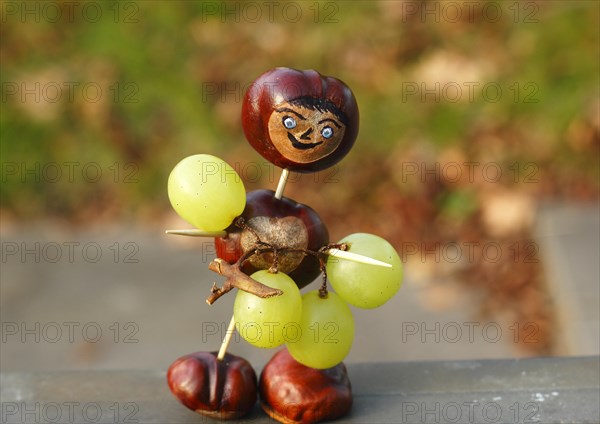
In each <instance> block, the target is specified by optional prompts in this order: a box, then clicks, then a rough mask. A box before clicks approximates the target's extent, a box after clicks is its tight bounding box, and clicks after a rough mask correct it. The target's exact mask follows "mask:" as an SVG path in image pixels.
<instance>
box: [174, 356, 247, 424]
mask: <svg viewBox="0 0 600 424" xmlns="http://www.w3.org/2000/svg"><path fill="white" fill-rule="evenodd" d="M167 382H168V384H169V388H170V389H171V392H173V394H174V395H175V396H176V397H177V398H178V399H179V401H180V402H181V403H183V404H184V405H185V406H187V407H188V408H190V409H191V410H193V411H196V412H198V413H199V414H202V415H206V416H208V417H212V418H218V419H222V420H228V419H235V418H239V417H242V416H244V415H246V414H247V413H248V412H250V410H252V408H253V407H254V405H255V404H256V398H257V382H256V373H255V372H254V369H253V368H252V366H251V365H250V363H249V362H248V361H246V360H245V359H244V358H240V357H239V356H235V355H231V354H229V353H227V354H226V355H225V357H224V358H223V359H222V360H220V361H219V360H218V359H217V352H195V353H191V354H189V355H185V356H182V357H181V358H179V359H177V360H176V361H175V362H173V364H171V366H170V367H169V370H168V371H167Z"/></svg>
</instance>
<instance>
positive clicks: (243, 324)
mask: <svg viewBox="0 0 600 424" xmlns="http://www.w3.org/2000/svg"><path fill="white" fill-rule="evenodd" d="M251 277H252V278H253V279H255V280H256V281H258V282H260V283H263V284H264V285H266V286H269V287H272V288H274V289H279V290H281V291H283V294H282V295H279V296H274V297H269V298H266V299H263V298H260V297H258V296H255V295H253V294H251V293H247V292H245V291H242V290H239V291H238V293H237V295H236V297H235V302H234V304H233V316H234V318H235V323H236V326H237V330H238V332H239V333H240V334H241V336H242V337H243V338H244V339H245V340H246V341H247V342H248V343H250V344H252V345H254V346H256V347H264V348H271V347H277V346H280V345H282V344H283V343H284V342H285V339H286V334H287V332H288V331H289V327H290V326H292V327H297V326H298V322H299V321H300V317H301V315H302V296H301V294H300V290H299V289H298V286H297V285H296V283H295V282H294V280H292V279H291V278H290V277H289V276H287V275H286V274H284V273H283V272H278V273H276V274H271V273H270V272H269V271H267V270H260V271H257V272H255V273H254V274H252V275H251Z"/></svg>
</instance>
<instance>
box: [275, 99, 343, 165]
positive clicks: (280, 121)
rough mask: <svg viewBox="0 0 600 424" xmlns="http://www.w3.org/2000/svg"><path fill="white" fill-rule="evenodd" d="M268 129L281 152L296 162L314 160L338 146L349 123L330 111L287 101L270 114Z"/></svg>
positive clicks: (331, 151)
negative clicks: (346, 123) (343, 121)
mask: <svg viewBox="0 0 600 424" xmlns="http://www.w3.org/2000/svg"><path fill="white" fill-rule="evenodd" d="M268 130H269V136H270V138H271V142H272V143H273V145H274V146H275V148H276V149H277V150H278V151H279V153H281V155H282V156H284V157H285V158H287V159H289V160H292V161H294V162H297V163H313V162H316V161H317V160H319V159H321V158H324V157H326V156H328V155H330V154H331V153H333V152H334V151H335V150H336V149H337V148H338V146H339V145H340V143H341V142H342V140H343V139H344V133H345V131H346V126H345V125H344V124H343V123H342V122H341V120H340V119H339V118H338V117H337V116H336V115H335V114H333V113H331V112H329V111H326V110H322V111H321V110H318V109H312V108H308V107H304V106H300V105H295V104H291V103H288V102H285V103H282V104H281V105H279V106H278V107H277V108H275V110H274V111H273V113H272V114H271V116H270V117H269V123H268Z"/></svg>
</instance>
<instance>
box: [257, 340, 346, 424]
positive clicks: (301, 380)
mask: <svg viewBox="0 0 600 424" xmlns="http://www.w3.org/2000/svg"><path fill="white" fill-rule="evenodd" d="M258 390H259V394H260V403H261V406H262V408H263V409H264V410H265V412H266V413H267V414H269V416H271V417H272V418H274V419H276V420H278V421H281V422H283V423H302V424H312V423H317V422H321V421H326V420H334V419H336V418H339V417H342V416H344V415H346V414H347V413H348V412H349V411H350V409H351V408H352V386H351V384H350V380H349V379H348V374H347V371H346V366H345V365H344V364H343V363H340V364H338V365H336V366H335V367H332V368H328V369H324V370H317V369H314V368H309V367H306V366H304V365H302V364H300V363H299V362H297V361H296V360H295V359H294V358H292V356H291V355H290V354H289V352H288V351H287V349H284V350H281V351H279V352H277V353H276V354H275V355H274V356H273V358H271V360H270V361H269V362H268V363H267V365H265V368H264V369H263V371H262V373H261V375H260V380H259V383H258Z"/></svg>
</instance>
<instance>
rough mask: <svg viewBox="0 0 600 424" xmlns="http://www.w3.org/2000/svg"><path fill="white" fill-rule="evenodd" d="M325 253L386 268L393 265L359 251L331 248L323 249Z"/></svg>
mask: <svg viewBox="0 0 600 424" xmlns="http://www.w3.org/2000/svg"><path fill="white" fill-rule="evenodd" d="M323 253H325V254H326V255H329V256H333V257H334V258H339V259H346V260H349V261H354V262H360V263H363V264H368V265H376V266H382V267H385V268H391V267H392V265H390V264H388V263H387V262H382V261H380V260H377V259H373V258H369V257H368V256H364V255H360V254H358V253H353V252H348V251H346V250H340V249H335V248H331V249H327V250H325V251H323Z"/></svg>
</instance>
